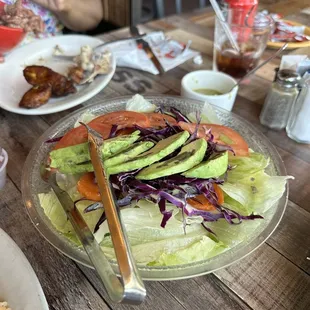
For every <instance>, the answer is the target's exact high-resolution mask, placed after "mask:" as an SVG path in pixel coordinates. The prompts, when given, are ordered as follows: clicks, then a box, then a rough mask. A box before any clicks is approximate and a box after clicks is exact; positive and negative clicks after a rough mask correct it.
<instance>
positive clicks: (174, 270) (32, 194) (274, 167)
mask: <svg viewBox="0 0 310 310" xmlns="http://www.w3.org/2000/svg"><path fill="white" fill-rule="evenodd" d="M130 98H131V97H120V98H115V99H109V100H105V101H102V102H100V103H96V104H93V105H90V106H87V107H84V108H82V109H80V110H78V111H76V112H74V113H72V114H70V115H68V116H66V117H65V118H63V119H61V120H60V121H58V122H57V123H56V124H54V125H53V126H52V127H50V128H49V129H48V130H47V131H46V132H45V133H44V134H43V135H42V136H41V137H40V138H39V139H38V141H37V142H36V144H35V145H34V146H33V148H32V150H31V151H30V153H29V155H28V158H27V160H26V163H25V166H24V171H23V176H22V194H23V200H24V204H25V206H26V208H27V211H28V214H29V216H30V218H31V220H32V222H33V224H34V225H35V227H36V228H37V229H38V231H39V232H40V233H41V234H42V235H43V236H44V237H45V238H46V240H47V241H49V242H50V243H51V244H52V245H53V246H54V247H55V248H57V249H58V250H59V251H60V252H62V253H63V254H65V255H66V256H68V257H70V258H72V259H73V260H75V261H77V262H79V263H81V264H83V265H85V266H88V267H91V268H92V265H91V263H90V261H89V258H88V256H87V254H86V253H85V251H84V249H83V248H81V247H78V246H76V245H75V244H74V243H73V242H72V241H70V240H69V239H67V238H66V237H65V236H64V235H62V234H61V233H59V232H58V231H57V230H56V229H55V228H54V226H53V225H52V223H51V222H50V220H49V219H48V218H47V217H46V215H45V214H44V210H43V208H42V207H41V206H40V203H39V198H38V194H39V193H42V192H47V191H48V190H49V188H48V185H47V184H46V183H44V182H43V181H42V180H41V177H40V165H41V163H42V162H45V161H46V159H47V155H48V153H49V151H50V150H51V148H52V145H51V144H50V143H45V141H46V140H49V139H52V138H55V137H59V136H62V135H63V134H64V133H65V132H67V131H68V130H69V129H70V128H72V127H73V126H74V124H75V122H76V121H77V120H78V118H79V117H80V116H81V115H82V114H83V113H85V112H90V113H92V114H95V115H101V114H105V113H108V112H112V111H117V110H124V109H125V105H126V102H127V101H128V100H129V99H130ZM145 99H147V100H149V101H150V102H152V103H153V104H155V105H158V106H162V107H175V108H177V109H179V110H181V112H183V113H185V114H187V113H189V112H195V111H200V110H201V109H202V107H203V103H202V102H199V101H195V100H189V99H185V98H181V97H174V96H164V95H159V96H145ZM214 109H215V112H216V114H217V115H218V117H219V119H220V120H221V121H222V123H223V125H226V126H229V127H231V128H233V129H235V130H237V131H238V132H239V133H240V134H241V135H242V136H243V137H244V138H245V140H246V141H247V142H248V144H249V147H250V148H252V149H253V150H254V151H256V152H259V153H261V154H263V155H265V156H266V157H269V158H270V159H271V161H270V164H269V166H268V167H267V168H266V172H267V173H268V174H269V175H271V176H281V175H282V176H283V175H286V170H285V167H284V164H283V161H282V159H281V157H280V156H279V154H278V152H277V150H276V149H275V147H274V146H273V145H272V144H271V143H270V142H269V140H267V138H266V137H265V136H264V135H263V134H262V133H260V132H258V131H257V130H256V129H255V128H254V127H253V126H252V125H251V124H249V123H248V122H247V121H246V120H244V119H242V118H241V117H239V116H237V115H235V114H234V113H231V112H227V111H225V110H222V109H219V108H216V107H214ZM287 199H288V185H287V186H286V190H285V192H284V194H283V195H282V197H281V198H280V199H279V200H278V201H277V202H276V203H275V204H274V206H273V207H272V208H270V209H269V210H268V211H267V212H265V213H263V214H261V215H263V216H264V220H261V221H260V224H259V225H258V226H257V227H256V228H255V230H254V231H252V232H251V233H249V235H248V236H247V237H246V240H244V241H243V242H241V243H239V244H237V245H236V246H234V247H233V248H231V249H229V250H227V251H225V252H223V253H221V254H219V255H217V256H214V257H212V258H210V259H205V260H202V261H198V262H192V263H188V264H183V265H175V266H168V267H166V266H165V267H159V266H145V265H138V268H139V271H140V273H141V275H142V277H143V279H145V280H173V279H184V278H190V277H195V276H199V275H203V274H207V273H211V272H214V271H216V270H218V269H220V268H224V267H227V266H228V265H230V264H232V263H234V262H236V261H238V260H239V259H241V258H243V257H245V256H247V255H248V254H250V253H251V252H253V251H254V250H255V249H257V248H258V247H259V246H260V245H261V244H263V243H264V242H265V241H266V239H267V238H268V237H270V235H271V234H272V233H273V231H274V230H275V229H276V227H277V225H278V224H279V222H280V220H281V218H282V216H283V213H284V211H285V208H286V204H287ZM111 263H112V265H113V266H114V268H115V271H116V272H117V265H116V263H115V262H113V261H111Z"/></svg>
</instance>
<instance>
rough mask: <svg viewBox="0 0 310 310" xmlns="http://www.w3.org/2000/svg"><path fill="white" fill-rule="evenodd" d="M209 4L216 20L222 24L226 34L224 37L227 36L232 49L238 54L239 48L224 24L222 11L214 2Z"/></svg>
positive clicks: (211, 0)
mask: <svg viewBox="0 0 310 310" xmlns="http://www.w3.org/2000/svg"><path fill="white" fill-rule="evenodd" d="M210 3H211V5H212V7H213V10H214V12H215V14H216V16H217V18H218V19H219V20H220V21H222V22H223V24H222V25H223V28H224V31H225V33H226V35H227V37H228V40H229V42H230V44H231V45H232V47H233V48H234V49H235V50H237V51H238V52H240V48H239V46H238V43H237V41H236V40H235V38H234V36H233V34H232V32H231V31H230V28H229V26H228V25H227V23H226V22H225V17H224V15H223V13H222V11H221V9H220V7H219V5H218V4H217V2H216V0H210Z"/></svg>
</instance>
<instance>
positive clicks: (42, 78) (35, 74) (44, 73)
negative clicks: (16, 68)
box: [23, 66, 53, 85]
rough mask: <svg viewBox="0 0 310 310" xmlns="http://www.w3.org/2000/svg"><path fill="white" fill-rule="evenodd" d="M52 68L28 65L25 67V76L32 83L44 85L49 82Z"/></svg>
mask: <svg viewBox="0 0 310 310" xmlns="http://www.w3.org/2000/svg"><path fill="white" fill-rule="evenodd" d="M51 72H53V70H51V69H50V68H47V67H44V66H28V67H26V68H25V69H24V71H23V73H24V77H25V79H26V81H27V82H28V83H29V84H31V85H43V84H47V83H48V82H49V79H50V76H51V74H52V73H51Z"/></svg>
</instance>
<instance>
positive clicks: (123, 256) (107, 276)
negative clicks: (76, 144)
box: [81, 123, 146, 304]
mask: <svg viewBox="0 0 310 310" xmlns="http://www.w3.org/2000/svg"><path fill="white" fill-rule="evenodd" d="M81 124H82V123H81ZM82 125H84V126H85V127H86V128H87V131H88V144H89V152H90V158H91V161H92V164H93V166H94V170H95V176H96V180H97V184H98V187H99V190H100V195H101V200H102V203H103V206H104V212H105V215H106V217H107V221H108V225H109V230H110V233H111V239H112V242H113V246H114V251H115V256H116V259H117V262H118V266H119V272H120V276H121V281H120V280H119V279H118V278H117V276H116V275H115V273H114V272H113V270H112V267H111V265H110V264H109V262H108V260H107V258H106V257H105V255H104V254H103V252H102V251H101V249H100V248H99V246H98V247H97V246H95V247H91V248H89V250H88V251H87V250H86V251H87V253H88V255H89V258H90V260H91V261H92V263H93V265H94V267H95V269H96V271H97V272H98V274H99V276H100V279H101V281H102V283H103V285H104V286H105V288H106V290H107V292H108V294H109V296H110V298H111V300H112V301H114V302H121V303H128V304H140V303H141V302H142V301H143V300H144V298H145V296H146V291H145V287H144V284H143V281H142V279H141V277H140V275H139V272H138V268H137V266H136V264H135V262H134V258H133V255H132V253H131V249H130V246H129V242H128V239H127V236H126V232H125V229H124V225H123V223H122V220H121V217H120V212H119V209H118V208H117V206H116V205H115V201H116V200H115V199H114V195H113V191H112V189H111V185H110V182H109V176H108V174H107V173H106V170H105V168H104V165H103V162H102V159H101V157H102V155H101V150H100V149H101V146H102V145H103V143H104V141H103V138H102V137H101V135H100V134H99V133H97V132H96V131H95V130H93V129H92V128H90V127H89V126H87V125H85V124H82ZM97 245H98V244H97Z"/></svg>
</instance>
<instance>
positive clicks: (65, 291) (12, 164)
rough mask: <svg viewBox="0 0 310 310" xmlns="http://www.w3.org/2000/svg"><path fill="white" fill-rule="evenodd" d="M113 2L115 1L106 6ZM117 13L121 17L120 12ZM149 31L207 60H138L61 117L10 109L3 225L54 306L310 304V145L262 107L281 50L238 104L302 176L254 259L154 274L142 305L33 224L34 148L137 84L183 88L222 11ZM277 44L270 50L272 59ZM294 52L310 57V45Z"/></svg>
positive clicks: (280, 2)
mask: <svg viewBox="0 0 310 310" xmlns="http://www.w3.org/2000/svg"><path fill="white" fill-rule="evenodd" d="M119 1H120V0H119ZM109 2H110V0H109V1H105V5H107V3H109ZM115 3H116V2H115ZM117 3H120V2H117ZM260 3H261V4H260V5H261V8H267V9H269V10H270V11H276V12H279V13H283V14H285V15H289V18H290V19H292V20H296V21H300V22H303V23H305V24H308V25H310V17H309V16H310V15H309V13H306V12H307V11H305V12H304V13H300V10H301V8H302V9H304V8H307V7H310V4H309V3H307V1H302V0H294V1H287V0H277V1H268V0H266V1H264V0H261V1H260ZM113 14H114V15H115V16H116V17H117V16H118V17H117V18H119V15H117V14H119V13H118V12H114V13H113ZM139 29H140V31H142V32H150V31H154V30H162V31H164V32H165V33H166V34H167V35H168V36H170V37H172V38H174V39H177V40H181V41H183V42H184V41H185V42H186V41H187V40H192V45H191V46H192V48H194V49H197V50H198V51H199V52H200V53H201V55H202V59H203V64H202V65H197V64H195V63H194V62H193V61H192V60H188V61H186V62H185V63H184V64H182V65H180V66H179V67H177V68H175V69H173V70H170V71H169V72H167V73H165V74H163V75H157V76H155V75H152V74H150V73H146V72H142V71H137V70H134V69H130V68H117V71H116V74H115V75H114V77H113V79H112V81H111V82H110V83H109V85H108V87H106V88H105V89H104V90H103V91H102V92H100V93H99V94H98V95H96V96H95V97H94V98H92V99H91V100H89V101H87V102H85V103H83V105H80V106H78V107H75V108H73V109H70V110H67V111H63V112H60V113H55V114H51V115H45V116H22V115H17V114H13V113H9V112H6V111H4V110H2V109H0V145H1V146H2V147H4V148H5V149H6V150H7V151H8V153H9V159H10V160H9V164H8V169H7V172H8V182H7V184H6V187H5V189H4V190H3V191H0V227H1V228H3V229H4V230H5V231H6V232H8V233H9V234H10V236H11V237H13V239H14V240H15V241H16V242H17V244H18V245H19V247H20V248H21V249H22V251H23V252H24V253H25V254H26V256H27V258H28V259H29V261H30V263H31V264H32V266H33V268H34V270H35V272H36V273H37V275H38V278H39V280H40V282H41V284H42V287H43V290H44V292H45V294H46V297H47V300H48V303H49V306H50V309H51V310H88V309H92V310H97V309H98V310H99V309H139V310H143V309H162V310H166V309H171V310H179V309H181V310H182V309H188V310H195V309H197V310H198V309H199V310H200V309H201V310H207V309H208V310H209V309H224V310H226V309H227V310H231V309H255V310H267V309H272V310H275V309H276V310H278V309H287V310H308V309H310V294H309V291H310V204H309V201H310V185H309V184H310V176H309V171H310V146H309V145H302V144H298V143H296V142H294V141H292V140H290V139H289V138H288V137H287V136H286V134H285V131H284V130H282V131H273V130H269V129H267V128H266V127H264V126H262V125H261V124H260V123H259V114H260V111H261V108H262V105H263V103H264V99H265V96H266V93H267V92H268V89H269V87H270V85H271V81H272V80H273V77H274V69H275V68H276V67H277V66H278V65H279V63H280V58H277V59H275V60H273V61H272V62H271V63H269V64H268V65H267V66H265V67H263V68H262V69H260V70H259V71H258V72H257V73H256V74H255V75H254V76H253V77H251V78H250V79H248V80H247V81H246V82H245V83H243V84H242V85H241V86H240V88H239V92H238V97H237V99H236V103H235V105H234V109H233V112H235V113H237V114H238V115H240V116H242V117H244V118H245V119H246V120H247V121H249V122H250V123H251V124H252V125H253V126H254V127H255V128H256V129H258V130H259V131H261V132H262V133H264V134H265V135H266V137H267V138H268V139H269V140H270V141H271V142H272V143H273V144H274V146H275V147H276V148H277V150H278V152H279V154H280V155H281V157H282V159H283V161H284V164H285V166H286V169H287V173H288V174H289V175H293V176H294V177H295V180H291V181H290V195H289V202H288V206H287V210H286V212H285V214H284V217H283V219H282V221H281V223H280V225H279V227H278V228H277V229H276V231H275V232H274V233H273V235H272V236H271V237H270V238H269V239H268V240H267V242H266V243H265V244H263V245H262V246H261V247H260V248H259V249H258V250H256V251H255V252H253V253H252V254H250V255H249V256H247V257H246V258H245V259H243V260H241V261H239V262H237V263H235V264H233V265H232V266H230V267H228V268H225V269H223V270H219V271H217V272H216V273H214V274H210V275H206V276H202V277H198V278H193V279H188V280H181V281H168V282H147V283H146V288H147V292H148V296H147V298H146V301H145V303H143V304H142V305H141V306H127V305H115V304H113V303H111V301H110V300H109V299H108V297H107V294H106V293H105V291H104V290H103V288H102V285H101V284H100V282H99V280H98V277H97V275H96V273H95V272H94V271H93V270H91V269H88V268H86V267H84V266H80V265H78V264H75V263H74V262H73V261H72V260H70V259H68V258H66V257H64V256H63V255H62V254H60V253H59V252H58V251H57V250H55V249H54V248H53V247H52V246H51V245H49V244H48V243H47V241H45V240H44V239H43V237H41V236H40V235H39V234H38V232H37V231H36V229H35V228H34V226H33V225H32V223H31V222H30V220H29V218H28V216H27V214H26V210H25V207H24V206H23V203H22V198H21V192H20V190H21V184H20V183H21V173H22V169H23V164H24V162H25V159H26V157H27V154H28V152H29V151H30V149H31V147H32V146H33V144H34V143H35V141H36V140H37V139H38V137H39V136H40V135H41V134H42V133H43V132H44V131H45V130H46V129H47V128H49V127H50V126H51V125H52V124H54V123H55V122H56V121H58V120H59V119H61V118H62V117H64V116H65V115H67V114H68V113H71V112H72V111H75V110H77V109H79V108H80V107H82V106H87V105H89V104H92V103H95V102H101V101H102V100H104V99H108V98H112V97H116V96H120V95H131V94H135V93H137V92H138V93H141V94H155V93H157V94H158V93H160V94H162V93H165V94H169V95H178V94H179V93H180V83H181V79H182V77H183V76H184V75H185V74H186V73H187V72H190V71H193V70H201V69H212V55H213V43H212V40H213V32H214V15H213V13H212V10H211V9H210V8H206V9H203V10H197V11H195V12H192V13H186V14H182V15H181V16H168V17H166V18H164V19H162V20H159V21H152V22H149V23H147V24H145V25H141V26H140V27H139ZM128 36H130V34H129V29H128V28H122V29H119V30H117V31H114V32H111V33H108V34H104V35H102V36H100V37H101V38H102V39H104V40H106V41H109V40H113V39H116V38H122V37H128ZM273 52H274V50H268V49H267V50H266V51H265V53H264V55H263V57H262V59H266V58H267V57H269V56H270V55H271V54H272V53H273ZM286 53H287V54H301V53H302V54H304V53H305V54H307V55H309V56H310V49H309V48H303V49H298V50H290V51H287V52H286ZM0 70H1V68H0ZM0 74H1V71H0ZM13 310H14V309H13ZM36 310H37V309H36ZM38 310H40V309H38Z"/></svg>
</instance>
